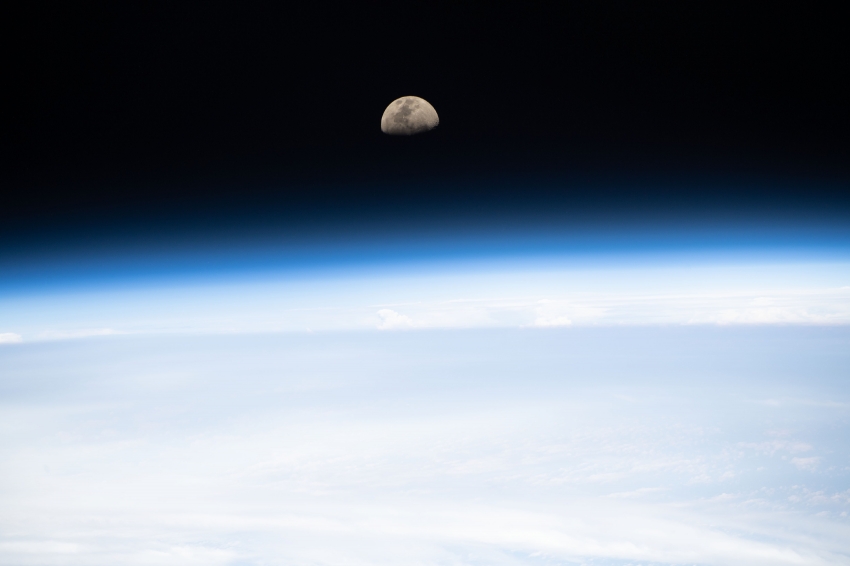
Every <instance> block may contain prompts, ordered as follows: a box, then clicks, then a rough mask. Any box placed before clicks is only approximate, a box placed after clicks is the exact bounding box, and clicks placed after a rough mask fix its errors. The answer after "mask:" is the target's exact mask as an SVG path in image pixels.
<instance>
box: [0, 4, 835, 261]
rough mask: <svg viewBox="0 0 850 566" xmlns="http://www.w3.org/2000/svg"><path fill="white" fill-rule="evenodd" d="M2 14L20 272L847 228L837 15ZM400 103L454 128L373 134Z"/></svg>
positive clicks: (9, 185) (5, 158)
mask: <svg viewBox="0 0 850 566" xmlns="http://www.w3.org/2000/svg"><path fill="white" fill-rule="evenodd" d="M3 11H4V15H3V17H2V21H3V24H2V27H3V30H2V32H3V33H2V37H3V40H2V42H3V45H2V52H3V58H4V63H3V69H4V71H3V74H4V79H5V80H4V85H5V86H4V98H5V102H4V103H3V105H2V110H0V115H1V116H2V126H0V131H2V140H1V141H0V143H1V144H2V145H1V146H0V154H2V157H0V159H2V172H1V173H0V183H2V205H0V267H2V268H3V269H4V270H6V271H7V273H11V272H12V271H14V268H15V266H20V265H21V263H22V262H23V261H24V259H26V258H34V257H42V258H46V257H48V256H50V257H54V258H55V257H60V256H62V255H63V254H66V255H67V254H71V252H70V251H68V250H77V251H78V252H79V251H80V250H88V249H95V248H98V249H105V248H108V247H110V246H113V247H115V249H119V248H120V249H127V250H129V249H131V248H132V249H135V250H136V251H138V250H141V249H148V248H146V246H148V247H151V246H153V247H156V246H159V247H163V246H164V247H169V246H172V247H175V246H176V247H179V246H180V245H188V246H190V247H191V246H192V245H195V244H196V243H197V242H205V241H214V240H216V239H217V238H218V239H219V240H222V241H223V240H228V239H234V238H235V239H239V238H245V239H246V241H248V240H251V239H252V238H254V239H257V238H259V239H263V238H267V239H268V238H272V239H274V238H278V239H280V240H281V241H283V240H286V239H287V238H289V239H298V238H301V239H302V240H310V239H311V238H313V239H315V238H319V239H321V238H329V239H331V240H334V241H339V242H344V241H346V240H348V239H351V238H355V237H359V236H362V235H363V234H366V233H371V232H374V233H379V234H380V236H379V237H380V238H390V239H392V238H401V237H403V236H404V234H405V233H408V232H410V231H416V230H420V231H425V232H428V233H431V234H443V235H448V234H451V233H454V232H453V230H454V231H463V230H469V229H478V228H480V229H481V230H483V231H484V232H487V231H489V232H492V233H498V232H500V231H502V232H504V231H507V232H508V233H512V232H511V230H520V231H521V230H522V229H523V227H535V226H536V227H538V228H539V227H540V226H548V227H550V228H552V229H553V230H557V229H559V227H560V228H563V227H568V226H570V225H579V224H582V223H584V224H594V223H596V224H597V225H598V226H601V227H603V228H605V227H607V226H612V225H658V224H665V223H668V224H671V225H673V224H675V225H677V226H688V225H694V226H695V225H701V226H718V227H719V228H717V230H721V231H722V230H723V229H727V228H729V227H730V226H732V225H734V226H738V227H739V228H740V227H741V226H744V227H748V226H755V225H766V224H774V225H777V226H780V231H781V229H784V228H781V227H782V226H784V227H791V226H797V225H807V226H829V227H832V228H830V229H834V230H833V231H835V230H837V231H838V232H837V233H840V237H841V238H844V237H845V236H846V234H845V231H842V230H843V229H844V227H846V226H847V225H848V224H847V221H848V220H850V167H849V166H848V165H850V112H848V102H850V88H848V86H847V85H848V84H850V80H848V78H850V77H848V68H850V67H848V63H850V39H848V38H850V34H847V33H846V22H847V18H846V17H845V16H846V15H845V14H844V13H843V12H841V11H839V10H837V9H835V8H829V7H826V5H825V4H824V5H819V6H815V5H811V4H808V3H799V2H769V3H768V2H765V3H760V4H742V3H677V2H670V3H666V2H657V3H656V2H651V3H647V2H552V3H533V2H516V3H498V2H491V3H462V2H460V3H459V2H446V3H438V2H422V3H416V2H403V3H402V2H397V3H386V4H378V3H340V4H329V3H322V4H320V3H313V2H300V3H295V2H277V3H244V2H206V3H203V4H191V3H183V2H180V3H156V2H154V3H133V2H120V3H97V2H87V3H56V4H49V3H37V2H27V3H23V2H22V3H18V4H17V5H13V6H11V7H9V6H7V7H6V8H4V9H3ZM407 94H415V95H418V96H422V97H423V98H425V99H427V100H428V101H430V102H431V103H432V104H433V105H434V106H435V108H436V109H437V111H438V113H439V115H440V118H441V124H440V126H439V127H438V128H437V129H436V130H434V131H432V132H430V133H428V134H425V135H420V136H416V137H411V138H404V139H401V138H393V137H389V136H386V135H384V134H382V133H381V131H380V128H379V121H380V117H381V114H382V112H383V110H384V108H385V107H386V106H387V104H389V102H391V101H392V100H393V99H395V98H397V97H398V96H402V95H407ZM470 227H472V228H470ZM476 227H477V228H476ZM723 227H725V228H723ZM789 229H790V228H789ZM370 231H371V232H370ZM792 232H793V230H792ZM774 233H775V232H774ZM789 233H790V232H789ZM181 242H182V244H181ZM186 242H190V243H189V244H187V243H186ZM191 242H194V243H191ZM116 246H117V247H116ZM121 246H124V248H121ZM134 246H135V247H134ZM151 249H152V248H151ZM63 250H64V251H63ZM116 253H117V252H116ZM127 253H129V252H127ZM134 253H135V252H134ZM51 254H52V255H51ZM67 257H71V256H70V255H68V256H67ZM45 261H47V260H45ZM10 270H11V271H10Z"/></svg>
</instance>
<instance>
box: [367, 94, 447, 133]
mask: <svg viewBox="0 0 850 566" xmlns="http://www.w3.org/2000/svg"><path fill="white" fill-rule="evenodd" d="M439 123H440V118H439V116H437V111H436V110H434V107H433V106H431V105H430V104H429V103H428V101H427V100H425V99H423V98H419V97H418V96H402V97H401V98H396V99H395V100H393V101H392V102H390V105H389V106H387V109H386V110H384V115H383V116H381V131H382V132H384V133H385V134H389V135H391V136H412V135H413V134H419V133H422V132H427V131H428V130H433V129H434V128H436V127H437V124H439Z"/></svg>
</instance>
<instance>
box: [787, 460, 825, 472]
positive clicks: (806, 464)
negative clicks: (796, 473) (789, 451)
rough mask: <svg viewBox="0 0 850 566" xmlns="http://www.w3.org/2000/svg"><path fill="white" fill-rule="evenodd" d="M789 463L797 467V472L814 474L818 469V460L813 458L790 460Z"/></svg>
mask: <svg viewBox="0 0 850 566" xmlns="http://www.w3.org/2000/svg"><path fill="white" fill-rule="evenodd" d="M791 463H792V464H794V465H795V466H797V469H798V470H805V471H807V472H814V471H815V470H816V469H817V468H818V464H819V463H820V458H818V457H814V456H813V457H811V458H791Z"/></svg>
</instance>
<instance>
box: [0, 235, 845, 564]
mask: <svg viewBox="0 0 850 566" xmlns="http://www.w3.org/2000/svg"><path fill="white" fill-rule="evenodd" d="M664 230H667V231H664ZM664 230H660V229H659V231H658V232H657V233H652V232H651V231H644V232H640V231H631V232H629V231H628V230H623V231H620V232H616V231H615V232H611V233H608V234H607V235H606V234H603V233H602V232H600V231H597V232H592V231H585V232H580V231H574V232H568V231H562V232H560V233H558V234H556V235H555V236H552V234H549V235H541V234H540V233H537V234H534V233H531V232H527V233H525V235H522V234H520V235H517V234H516V233H508V234H505V235H501V236H500V235H499V234H498V233H497V232H488V233H486V234H478V235H476V234H472V235H470V234H466V235H463V234H455V236H454V237H449V236H446V235H444V236H442V237H440V238H430V239H429V238H425V237H422V238H419V239H416V238H410V237H408V238H406V239H405V238H399V239H398V240H392V239H388V238H383V239H373V240H369V239H368V238H362V239H360V240H358V239H357V238H353V239H352V240H351V241H343V240H340V239H337V240H334V241H331V242H325V243H322V242H318V241H313V242H307V243H304V242H301V243H298V244H293V243H292V242H286V241H284V242H282V243H281V242H277V243H275V242H273V241H272V240H265V241H263V242H259V241H257V242H253V243H251V242H245V241H243V242H231V243H230V244H227V245H225V244H223V243H221V242H217V243H216V242H213V243H211V244H203V245H202V244H197V243H196V244H191V245H189V244H185V242H184V244H182V245H176V244H175V246H174V247H173V248H172V249H169V248H168V246H164V247H156V246H150V245H147V244H146V245H143V246H139V247H137V248H132V246H128V245H126V242H125V243H124V244H122V245H120V246H118V245H116V246H115V247H114V248H108V247H104V248H101V249H100V250H94V249H87V248H80V249H76V250H75V249H71V248H67V249H59V248H57V249H56V250H53V251H52V252H51V253H54V252H55V254H54V255H51V254H50V253H47V252H44V253H41V252H40V255H39V253H33V254H31V255H29V256H26V257H27V259H26V261H23V260H22V261H17V260H15V258H14V257H13V255H8V254H7V256H5V259H3V261H4V262H5V263H4V265H7V266H12V267H11V268H10V269H8V270H6V271H5V272H4V273H5V274H6V277H5V278H4V280H3V281H2V283H0V486H2V487H0V509H2V510H3V511H2V512H0V562H3V563H9V564H63V565H64V564H71V565H73V564H80V565H83V564H85V565H97V564H119V563H120V564H123V563H152V562H160V563H168V564H204V565H208V564H221V565H237V564H239V565H244V564H257V565H259V564H294V563H297V564H316V565H331V564H340V563H346V564H372V565H378V566H380V565H381V564H387V565H389V564H399V563H411V564H449V563H451V564H504V565H521V564H539V563H547V564H550V563H558V564H598V565H616V566H625V565H627V564H643V565H655V564H711V565H726V564H739V565H742V566H751V565H752V566H756V565H768V564H769V565H771V566H774V565H782V564H787V565H796V564H807V565H809V564H811V565H824V566H826V565H836V564H848V563H850V562H848V560H850V558H848V557H850V545H848V543H847V541H850V518H848V513H850V450H848V445H847V442H846V440H845V439H846V438H847V436H848V434H850V430H848V423H850V395H848V388H847V382H848V379H850V375H848V368H850V331H848V328H850V245H847V239H846V237H845V236H846V235H845V234H844V232H843V231H842V229H838V228H835V226H833V227H832V228H829V229H828V230H826V231H821V232H818V231H817V230H813V229H807V230H801V231H798V232H794V231H793V230H787V231H785V232H782V231H781V230H780V231H776V232H771V231H769V230H760V231H753V232H752V233H750V234H749V235H747V234H745V233H744V232H745V231H741V230H739V231H738V232H729V231H727V232H724V231H714V232H712V231H706V232H700V231H699V230H698V229H694V230H692V231H690V232H688V231H680V232H675V234H678V236H676V235H675V234H674V233H673V232H671V231H670V230H668V229H666V228H665V229H664ZM181 246H182V247H181ZM48 251H50V250H48ZM22 257H23V256H22ZM10 258H11V259H10ZM19 259H20V258H19Z"/></svg>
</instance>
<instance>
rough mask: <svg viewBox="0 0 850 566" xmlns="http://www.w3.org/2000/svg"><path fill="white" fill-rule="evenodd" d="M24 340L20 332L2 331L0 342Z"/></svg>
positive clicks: (14, 342) (17, 342)
mask: <svg viewBox="0 0 850 566" xmlns="http://www.w3.org/2000/svg"><path fill="white" fill-rule="evenodd" d="M23 341H24V339H23V338H22V337H21V335H20V334H15V333H14V332H2V333H0V344H19V343H21V342H23Z"/></svg>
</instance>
